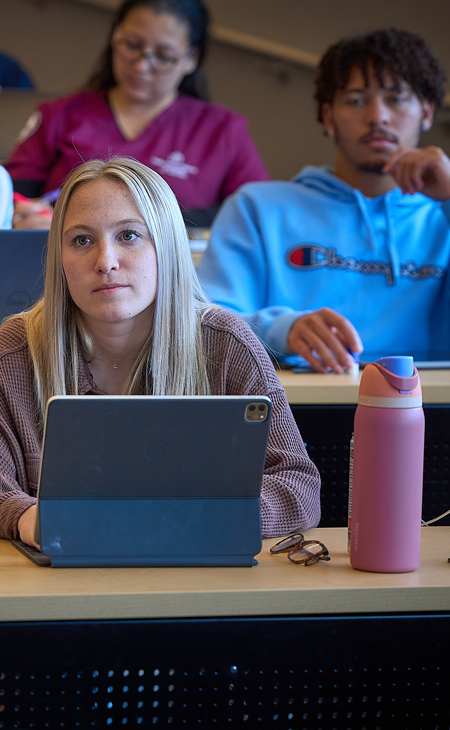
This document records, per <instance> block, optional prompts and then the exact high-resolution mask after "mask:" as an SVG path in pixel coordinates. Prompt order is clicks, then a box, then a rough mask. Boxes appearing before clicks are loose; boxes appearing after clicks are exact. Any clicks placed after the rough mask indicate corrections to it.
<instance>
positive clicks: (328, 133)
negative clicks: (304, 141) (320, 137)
mask: <svg viewBox="0 0 450 730" xmlns="http://www.w3.org/2000/svg"><path fill="white" fill-rule="evenodd" d="M323 134H324V137H329V138H330V139H332V138H333V137H334V130H333V129H325V130H324V133H323Z"/></svg>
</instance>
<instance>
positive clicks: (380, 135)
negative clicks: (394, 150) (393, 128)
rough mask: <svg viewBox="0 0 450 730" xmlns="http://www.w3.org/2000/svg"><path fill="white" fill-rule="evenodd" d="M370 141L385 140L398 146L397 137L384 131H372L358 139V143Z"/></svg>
mask: <svg viewBox="0 0 450 730" xmlns="http://www.w3.org/2000/svg"><path fill="white" fill-rule="evenodd" d="M372 139H385V140H386V141H387V142H392V143H393V144H398V141H399V140H398V137H396V136H395V134H391V133H390V132H386V131H385V130H384V129H372V131H370V132H368V133H367V134H364V135H363V136H362V137H360V140H359V141H360V142H370V141H371V140H372Z"/></svg>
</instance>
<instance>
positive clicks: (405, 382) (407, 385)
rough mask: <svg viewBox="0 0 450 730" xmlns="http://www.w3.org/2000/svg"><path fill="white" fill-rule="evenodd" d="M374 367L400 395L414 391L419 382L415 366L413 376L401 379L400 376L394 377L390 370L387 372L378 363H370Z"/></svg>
mask: <svg viewBox="0 0 450 730" xmlns="http://www.w3.org/2000/svg"><path fill="white" fill-rule="evenodd" d="M371 365H373V366H374V367H376V368H377V370H379V371H380V373H381V374H382V375H383V376H384V377H385V378H386V380H387V381H388V383H389V384H390V385H392V387H393V388H396V389H397V390H398V391H400V393H411V391H413V390H414V388H415V387H416V386H417V383H418V382H419V373H418V371H417V368H416V366H415V365H414V374H413V375H411V377H409V378H403V377H402V376H401V375H395V374H394V373H391V371H390V370H387V369H386V368H384V367H383V365H381V364H380V363H379V362H373V363H371Z"/></svg>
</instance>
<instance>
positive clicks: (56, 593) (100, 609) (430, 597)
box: [0, 527, 450, 621]
mask: <svg viewBox="0 0 450 730" xmlns="http://www.w3.org/2000/svg"><path fill="white" fill-rule="evenodd" d="M306 534H307V536H308V538H312V537H314V538H316V539H320V540H321V541H322V542H324V543H325V545H326V546H327V547H328V549H329V551H330V555H331V560H330V562H322V563H318V564H316V565H313V566H310V567H305V566H299V565H293V564H292V563H290V562H289V561H288V559H287V557H286V556H285V555H277V556H272V555H270V554H269V552H268V549H269V547H270V545H272V544H273V543H274V542H276V540H265V541H264V546H263V551H262V552H261V553H260V555H259V556H258V561H259V563H258V565H257V566H254V567H253V568H122V569H120V568H89V569H79V568H59V569H52V568H43V567H38V566H36V565H34V564H33V563H31V562H30V561H29V560H28V559H27V558H26V557H24V556H23V555H21V553H19V552H18V551H17V550H16V549H15V548H14V547H13V546H12V545H11V544H10V542H8V541H6V540H0V620H1V621H39V620H77V619H79V620H87V619H146V618H188V617H212V616H230V617H231V616H276V615H305V614H317V615H320V614H336V615H338V614H348V613H375V612H377V613H378V612H382V613H383V612H392V611H400V612H410V611H424V612H425V611H450V563H448V562H447V558H448V557H450V527H428V528H423V530H422V558H421V564H420V567H419V569H418V570H416V571H415V572H413V573H399V574H384V573H365V572H361V571H357V570H354V569H353V568H352V567H351V566H350V563H349V557H348V554H347V551H346V535H347V531H346V529H345V528H317V529H315V530H310V531H308V532H307V533H306Z"/></svg>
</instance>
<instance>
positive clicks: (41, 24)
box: [0, 0, 450, 179]
mask: <svg viewBox="0 0 450 730" xmlns="http://www.w3.org/2000/svg"><path fill="white" fill-rule="evenodd" d="M117 4H118V0H0V17H1V23H0V49H1V50H3V51H6V52H9V53H15V54H16V55H17V56H19V58H20V59H21V60H22V62H23V63H24V65H25V66H27V67H28V69H29V70H30V71H31V72H32V73H33V75H34V77H35V80H36V82H37V84H38V86H39V87H40V89H41V91H43V92H44V96H45V94H48V95H49V96H52V95H54V94H60V93H69V92H71V91H72V90H75V89H77V88H79V87H80V86H82V84H83V83H84V81H85V80H86V78H87V77H88V75H89V73H90V71H91V70H92V68H93V65H94V63H95V60H96V58H97V56H98V54H99V52H100V50H101V48H102V46H103V44H104V42H105V39H106V36H107V32H108V28H109V25H110V21H111V17H112V8H113V7H114V6H117ZM208 5H209V7H210V9H211V12H212V16H213V20H214V22H215V23H216V24H218V25H222V26H225V27H227V28H232V29H234V30H238V31H241V32H245V33H249V34H251V35H255V36H258V37H261V38H265V39H268V40H272V41H277V42H279V43H283V44H286V45H288V46H292V47H297V48H301V49H303V50H307V51H311V52H314V53H323V51H324V50H325V49H326V47H327V46H328V45H329V44H330V43H332V42H333V41H335V40H336V39H337V38H339V37H341V36H343V35H348V34H351V33H355V32H360V31H366V30H369V29H371V28H374V27H379V26H382V25H396V26H398V27H402V28H405V29H407V30H412V31H415V32H420V33H422V34H423V35H424V36H425V37H426V38H427V40H428V41H429V43H430V45H431V46H432V48H433V50H434V51H435V52H436V54H437V55H438V56H439V57H440V58H441V60H442V62H443V63H444V66H445V67H446V68H447V69H449V70H450V44H449V43H448V28H449V27H450V2H449V1H448V0H428V2H427V3H426V4H425V3H423V0H422V1H421V2H418V1H417V0H395V2H392V0H379V1H378V2H377V3H376V4H372V3H369V2H361V0H341V2H339V3H337V2H336V0H316V2H314V3H310V2H308V1H307V0H276V2H275V1H274V0H208ZM206 69H207V73H208V77H209V80H210V89H211V96H212V99H213V100H214V101H216V102H218V103H221V104H224V105H225V106H228V107H230V108H232V109H234V110H236V111H238V112H240V113H242V114H244V115H245V116H246V117H247V118H248V120H249V127H250V131H251V133H252V135H253V137H254V139H255V141H256V144H257V145H258V148H259V149H260V151H261V153H262V155H263V157H264V159H265V161H266V164H267V165H268V168H269V171H270V173H271V174H272V176H273V177H279V178H282V179H287V178H289V177H291V176H292V175H294V174H295V173H296V172H297V171H298V170H299V169H300V168H301V167H302V166H303V165H305V164H327V163H328V164H332V161H333V157H334V153H333V142H332V141H330V140H328V139H325V138H324V137H323V135H322V129H321V126H320V125H319V124H318V123H317V122H316V121H315V107H314V103H313V100H312V97H313V89H314V87H313V80H314V70H312V69H308V68H305V67H301V66H298V65H295V64H292V63H288V62H283V61H278V60H276V59H272V58H269V57H267V56H264V55H261V54H255V53H252V52H249V51H245V50H242V49H239V48H234V47H232V46H229V45H226V44H224V43H218V42H217V41H215V42H213V43H212V44H211V49H210V53H209V58H208V60H207V64H206ZM12 106H13V105H12V103H11V104H10V107H12ZM32 106H33V100H32V99H31V100H27V99H25V101H23V102H20V104H18V103H17V101H16V102H14V116H12V113H11V112H8V100H7V99H6V98H4V99H3V100H2V98H1V95H0V156H4V154H5V153H7V151H8V149H9V148H10V146H11V145H12V141H13V138H14V136H15V135H14V130H15V129H16V128H17V131H19V129H20V128H21V126H22V124H23V122H24V121H25V118H26V116H27V115H28V113H29V111H30V109H31V107H32ZM19 107H20V109H19ZM8 114H9V116H8ZM5 115H6V117H7V118H8V124H6V123H5V122H4V119H5ZM16 120H17V121H16ZM2 140H6V144H2ZM423 142H424V143H426V144H431V143H433V144H439V145H441V146H442V147H444V149H446V151H447V152H448V153H450V125H448V124H447V125H443V124H437V125H436V126H435V127H434V129H433V130H432V131H431V132H430V133H429V134H428V135H426V136H424V138H423Z"/></svg>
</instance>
